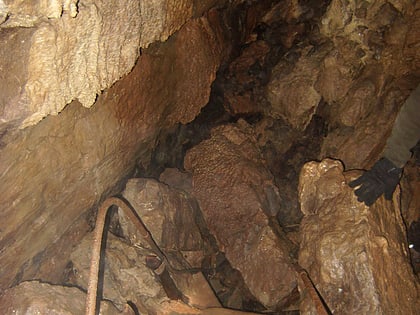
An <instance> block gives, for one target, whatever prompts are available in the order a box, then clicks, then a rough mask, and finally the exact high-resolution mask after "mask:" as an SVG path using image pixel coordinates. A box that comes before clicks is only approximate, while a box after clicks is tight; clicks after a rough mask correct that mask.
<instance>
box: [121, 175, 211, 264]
mask: <svg viewBox="0 0 420 315" xmlns="http://www.w3.org/2000/svg"><path fill="white" fill-rule="evenodd" d="M123 196H124V198H125V199H126V200H127V201H128V202H129V203H130V204H131V205H132V206H133V208H134V209H135V210H136V212H137V214H138V215H139V217H140V218H141V219H142V221H143V223H144V224H145V225H146V227H147V229H148V230H149V231H150V233H151V234H152V236H153V238H154V240H155V241H156V242H157V244H158V245H159V246H160V247H161V249H162V250H164V251H165V252H167V253H170V252H175V253H176V252H179V251H186V252H197V253H198V254H200V253H201V256H202V255H203V254H204V252H203V250H204V248H203V247H204V240H203V239H202V237H201V233H200V227H199V226H198V225H197V223H196V221H195V220H196V219H197V218H196V216H197V214H196V212H197V211H199V209H196V205H195V204H194V203H193V201H192V200H191V199H190V197H189V196H188V195H187V194H186V193H185V192H182V191H180V190H176V189H173V188H171V187H169V186H167V185H165V184H162V183H159V182H158V181H156V180H154V179H146V178H133V179H130V180H129V181H128V182H127V184H126V187H125V189H124V191H123ZM119 217H120V224H121V228H122V230H123V233H124V235H125V236H126V237H127V238H128V239H129V240H130V242H131V243H132V244H142V246H146V247H147V244H146V243H145V242H144V239H143V237H142V235H141V233H140V232H139V231H137V230H136V227H135V225H134V224H133V223H132V222H130V220H129V219H128V218H127V217H126V215H125V214H124V213H123V212H120V213H119ZM201 258H203V256H202V257H201Z"/></svg>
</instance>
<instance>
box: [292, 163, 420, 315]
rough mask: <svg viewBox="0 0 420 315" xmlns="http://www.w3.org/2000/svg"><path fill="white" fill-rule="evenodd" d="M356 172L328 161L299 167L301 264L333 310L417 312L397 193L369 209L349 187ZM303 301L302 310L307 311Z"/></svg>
mask: <svg viewBox="0 0 420 315" xmlns="http://www.w3.org/2000/svg"><path fill="white" fill-rule="evenodd" d="M356 175H360V174H359V173H358V172H349V173H343V166H342V164H341V163H340V162H339V161H336V160H330V159H325V160H323V161H322V162H319V163H318V162H309V163H307V164H305V166H304V167H303V169H302V172H301V174H300V183H299V197H300V203H301V208H302V212H303V213H304V214H305V217H304V218H303V220H302V223H301V233H302V241H301V244H300V246H301V247H300V253H299V263H300V265H301V266H302V267H303V268H305V269H306V270H307V271H308V272H309V274H310V276H311V278H312V280H313V282H314V283H315V285H316V287H317V289H318V291H319V292H320V294H321V295H322V297H323V298H324V300H325V302H326V304H327V305H328V306H329V308H330V310H331V311H332V312H333V313H334V314H335V313H337V314H416V313H417V312H418V309H419V306H420V305H419V301H420V300H419V291H418V280H417V279H416V278H415V276H414V274H413V271H412V269H411V266H410V264H409V257H408V247H407V242H406V236H405V228H404V224H403V221H402V218H401V214H400V209H399V206H398V199H399V195H398V193H395V194H394V199H393V201H386V200H385V199H383V197H381V198H380V199H379V200H378V201H377V202H376V203H375V204H374V205H373V206H371V207H370V208H368V207H366V206H365V205H364V204H363V203H359V202H358V201H357V199H356V196H355V195H354V193H353V190H352V189H351V188H350V187H348V185H347V183H348V181H350V180H351V179H354V178H356ZM303 303H304V305H302V308H301V311H303V310H305V309H308V307H307V305H305V303H308V301H306V302H303ZM303 313H304V314H312V313H311V312H308V311H305V312H303Z"/></svg>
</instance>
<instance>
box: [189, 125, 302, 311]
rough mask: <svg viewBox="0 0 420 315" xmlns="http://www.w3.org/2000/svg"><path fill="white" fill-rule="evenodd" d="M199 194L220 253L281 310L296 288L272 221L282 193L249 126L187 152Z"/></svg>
mask: <svg viewBox="0 0 420 315" xmlns="http://www.w3.org/2000/svg"><path fill="white" fill-rule="evenodd" d="M184 163H185V168H186V169H187V170H189V171H191V173H192V175H193V194H194V196H196V198H197V200H198V202H199V204H200V208H201V209H202V211H203V213H204V218H205V220H206V223H207V226H208V228H209V230H210V232H211V233H212V234H214V236H215V237H216V239H217V241H218V244H219V247H220V249H221V250H222V251H223V252H225V254H226V258H227V259H228V260H229V262H230V263H231V264H232V266H233V267H234V268H235V269H238V270H239V271H240V272H241V274H242V276H243V278H244V281H245V284H246V285H247V286H248V287H249V289H250V291H251V293H252V294H253V295H254V296H255V297H256V298H257V299H258V300H259V301H260V302H261V303H262V304H263V305H265V306H267V307H275V306H276V305H277V304H278V303H280V301H281V300H282V299H283V298H285V297H286V296H288V295H289V294H290V292H291V291H292V290H293V288H294V287H295V286H296V281H295V278H294V275H293V271H292V269H291V266H290V265H289V263H288V258H287V257H288V253H286V252H285V251H284V248H282V246H281V240H280V239H278V238H277V236H276V235H275V234H274V232H273V230H272V229H271V228H270V227H269V226H268V217H267V215H266V213H267V214H268V215H270V216H274V215H276V212H277V210H278V209H277V206H278V203H279V192H278V190H277V188H276V187H275V186H274V184H273V178H272V175H271V174H270V173H269V172H268V171H267V169H266V168H265V165H264V162H263V161H262V160H261V155H260V152H259V150H258V147H257V145H256V140H255V138H253V131H252V128H250V126H249V125H247V124H246V123H245V122H244V121H240V122H239V123H238V124H237V125H228V126H221V127H217V128H215V129H213V130H212V136H211V138H210V139H209V140H205V141H203V142H201V143H200V144H199V145H197V146H196V147H194V148H192V149H191V150H189V151H188V152H187V155H186V157H185V162H184Z"/></svg>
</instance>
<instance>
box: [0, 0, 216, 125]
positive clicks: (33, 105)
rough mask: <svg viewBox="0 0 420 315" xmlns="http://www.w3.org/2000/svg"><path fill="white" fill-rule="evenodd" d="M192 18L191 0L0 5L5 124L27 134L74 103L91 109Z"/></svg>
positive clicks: (1, 113) (1, 114)
mask: <svg viewBox="0 0 420 315" xmlns="http://www.w3.org/2000/svg"><path fill="white" fill-rule="evenodd" d="M206 4H207V5H209V4H211V1H207V2H206ZM200 6H203V5H200ZM193 11H194V1H192V0H183V1H178V0H155V1H137V0H131V1H124V2H121V1H113V0H106V1H95V0H88V1H83V2H78V1H31V2H29V3H22V1H18V0H15V1H6V4H5V3H4V2H3V1H1V5H0V27H2V28H0V47H1V49H0V69H2V71H1V72H2V75H1V76H0V85H1V86H3V87H6V88H3V89H2V90H5V91H7V93H6V95H5V96H2V98H3V99H2V102H1V103H0V104H1V105H0V106H1V107H0V117H1V123H2V124H6V123H8V124H9V125H10V124H13V125H18V126H20V127H22V128H23V127H27V126H30V125H33V124H36V123H37V122H39V121H40V120H41V119H42V118H44V117H45V116H47V115H50V114H53V115H56V114H58V113H59V112H61V111H62V110H63V108H64V107H65V106H66V105H67V104H69V103H70V102H71V101H73V100H75V99H77V100H78V101H79V102H80V103H81V104H82V105H83V106H85V107H91V106H92V105H93V104H94V103H95V100H96V98H97V94H99V93H100V92H101V91H102V90H104V89H105V88H108V87H110V86H111V85H112V84H113V83H115V82H116V81H117V80H118V79H120V78H121V77H123V76H124V75H126V74H127V73H128V72H129V71H130V70H131V69H132V68H133V66H134V64H135V62H136V60H137V57H138V56H139V49H140V48H146V47H148V46H149V45H150V44H151V43H153V42H155V41H158V40H159V41H164V40H166V39H167V38H168V37H169V36H170V35H172V34H173V33H175V32H176V31H177V30H179V29H180V28H181V26H182V25H184V24H185V23H186V22H187V21H188V20H189V19H190V18H191V17H192V15H193ZM2 22H3V23H2ZM1 23H2V24H1ZM22 26H23V27H26V28H27V27H30V28H29V29H23V28H22ZM5 28H7V29H5ZM15 47H16V48H15ZM16 53H18V54H19V56H18V57H19V58H18V60H19V66H18V67H16V68H15V67H13V64H14V63H15V62H16V61H15V62H13V60H16V55H15V54H16ZM10 61H12V64H10ZM9 73H13V75H9ZM2 95H3V93H2ZM1 127H2V126H1V125H0V128H1ZM1 129H2V128H1Z"/></svg>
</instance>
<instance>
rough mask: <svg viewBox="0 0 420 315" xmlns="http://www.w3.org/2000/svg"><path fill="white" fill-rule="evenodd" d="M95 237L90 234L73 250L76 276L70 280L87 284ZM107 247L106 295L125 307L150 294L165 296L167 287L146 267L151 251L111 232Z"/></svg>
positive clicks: (118, 305)
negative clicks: (126, 241)
mask: <svg viewBox="0 0 420 315" xmlns="http://www.w3.org/2000/svg"><path fill="white" fill-rule="evenodd" d="M92 244H93V239H92V235H91V234H89V235H88V236H87V237H85V238H84V239H83V241H82V242H81V243H80V244H79V245H78V246H77V247H76V248H75V250H74V251H73V253H72V254H71V257H70V258H71V261H72V276H70V283H71V284H72V285H78V286H80V287H81V288H85V289H86V288H87V283H88V279H89V266H90V257H91V252H92ZM106 245H107V247H106V250H105V263H104V276H103V295H102V297H103V298H104V299H107V300H110V301H112V302H113V303H115V305H116V306H117V307H118V309H120V310H122V309H123V308H124V306H125V304H126V302H127V301H132V302H133V303H134V304H136V305H142V304H143V303H144V301H147V300H148V299H150V298H156V300H162V299H163V300H164V299H165V298H166V294H165V291H164V290H163V287H162V286H161V285H160V283H159V282H157V281H156V278H155V276H154V274H153V271H152V270H151V269H149V268H148V267H146V261H145V256H146V255H147V254H150V252H149V251H147V250H144V249H138V248H134V247H132V246H130V245H129V244H127V243H125V242H123V241H122V240H120V239H118V238H116V237H115V236H113V235H112V234H109V235H108V236H107V244H106Z"/></svg>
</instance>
